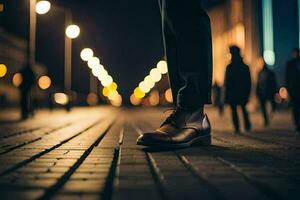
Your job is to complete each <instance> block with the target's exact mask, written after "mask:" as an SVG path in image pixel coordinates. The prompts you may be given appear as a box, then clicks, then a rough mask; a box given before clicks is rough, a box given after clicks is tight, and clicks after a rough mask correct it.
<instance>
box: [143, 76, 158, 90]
mask: <svg viewBox="0 0 300 200" xmlns="http://www.w3.org/2000/svg"><path fill="white" fill-rule="evenodd" d="M144 82H145V84H146V85H147V87H149V88H153V87H154V86H155V81H154V80H153V79H152V78H151V76H150V75H148V76H146V77H145V79H144Z"/></svg>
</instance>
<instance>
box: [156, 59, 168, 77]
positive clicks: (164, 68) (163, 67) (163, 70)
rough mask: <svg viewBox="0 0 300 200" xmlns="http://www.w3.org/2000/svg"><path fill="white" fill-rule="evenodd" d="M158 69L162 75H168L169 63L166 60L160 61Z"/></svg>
mask: <svg viewBox="0 0 300 200" xmlns="http://www.w3.org/2000/svg"><path fill="white" fill-rule="evenodd" d="M156 67H157V69H158V70H159V72H160V73H161V74H166V73H168V64H167V62H166V61H164V60H161V61H159V62H158V63H157V66H156Z"/></svg>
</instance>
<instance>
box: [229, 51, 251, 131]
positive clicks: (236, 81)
mask: <svg viewBox="0 0 300 200" xmlns="http://www.w3.org/2000/svg"><path fill="white" fill-rule="evenodd" d="M230 54H231V63H230V64H229V65H228V66H227V68H226V74H225V103H227V104H229V105H230V108H231V113H232V121H233V125H234V128H235V131H236V133H239V132H240V123H239V119H238V113H237V109H238V107H241V109H242V112H243V117H244V125H245V129H246V130H247V131H249V130H250V129H251V122H250V120H249V114H248V111H247V108H246V105H247V103H248V101H249V96H250V93H251V76H250V70H249V67H248V66H247V65H246V64H245V63H244V61H243V58H242V56H241V53H240V48H239V47H237V46H231V47H230Z"/></svg>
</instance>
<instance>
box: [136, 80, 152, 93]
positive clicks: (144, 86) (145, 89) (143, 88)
mask: <svg viewBox="0 0 300 200" xmlns="http://www.w3.org/2000/svg"><path fill="white" fill-rule="evenodd" d="M139 88H140V90H141V91H142V92H144V93H148V92H149V91H150V90H151V88H150V87H149V86H148V85H147V84H146V83H145V81H142V82H140V84H139Z"/></svg>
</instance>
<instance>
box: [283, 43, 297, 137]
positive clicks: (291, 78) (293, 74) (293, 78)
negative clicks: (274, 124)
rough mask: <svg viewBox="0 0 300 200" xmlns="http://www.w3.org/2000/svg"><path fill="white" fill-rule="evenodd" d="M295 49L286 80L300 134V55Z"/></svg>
mask: <svg viewBox="0 0 300 200" xmlns="http://www.w3.org/2000/svg"><path fill="white" fill-rule="evenodd" d="M299 53H300V52H299V49H294V50H293V53H292V59H291V60H290V61H288V63H287V65H286V74H285V81H286V87H287V90H288V92H289V96H290V99H291V104H292V110H293V118H294V124H295V128H296V131H297V133H298V134H300V56H299Z"/></svg>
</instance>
